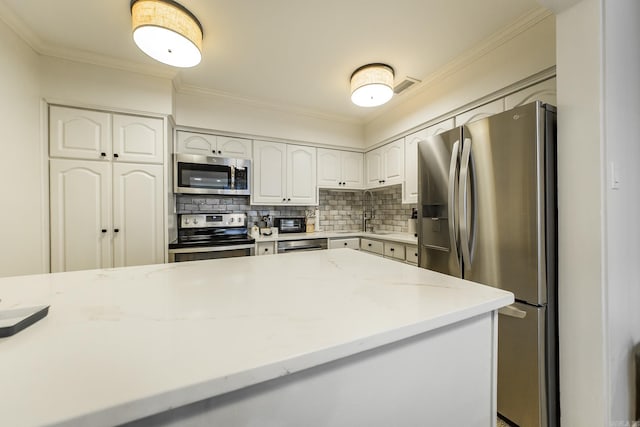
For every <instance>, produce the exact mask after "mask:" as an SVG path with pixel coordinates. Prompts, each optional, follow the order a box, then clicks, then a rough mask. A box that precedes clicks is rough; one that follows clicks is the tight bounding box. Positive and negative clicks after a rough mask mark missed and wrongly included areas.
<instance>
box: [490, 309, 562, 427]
mask: <svg viewBox="0 0 640 427" xmlns="http://www.w3.org/2000/svg"><path fill="white" fill-rule="evenodd" d="M545 311H546V308H545V307H535V306H531V305H526V304H520V303H515V304H513V305H511V306H508V307H505V308H503V309H500V311H499V313H500V317H499V320H498V413H499V414H500V415H501V416H503V417H506V418H507V419H508V420H510V421H512V422H514V423H516V424H517V425H519V426H522V427H548V426H552V425H555V423H553V422H552V423H551V424H549V420H548V419H547V413H548V411H547V406H548V400H549V395H548V392H547V390H548V387H547V384H546V377H547V375H546V371H547V367H546V365H545V362H546V359H545V353H546V348H545V340H544V339H539V337H540V338H542V337H543V336H544V334H545V327H544V322H545V314H546V313H545Z"/></svg>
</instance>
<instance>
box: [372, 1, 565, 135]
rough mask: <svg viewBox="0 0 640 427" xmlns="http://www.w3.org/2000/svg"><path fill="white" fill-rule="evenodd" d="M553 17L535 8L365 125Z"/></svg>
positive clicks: (545, 11)
mask: <svg viewBox="0 0 640 427" xmlns="http://www.w3.org/2000/svg"><path fill="white" fill-rule="evenodd" d="M551 15H553V13H552V12H551V11H550V10H547V9H545V8H543V7H538V8H535V9H533V10H531V11H530V12H528V13H526V14H524V15H523V16H521V17H520V18H519V19H518V20H516V21H515V22H513V23H512V24H511V25H509V26H507V27H505V28H503V29H502V30H500V31H498V32H496V33H494V34H493V35H491V36H489V37H488V38H487V39H485V40H484V41H483V42H481V43H479V44H477V45H476V46H474V47H473V48H471V49H469V50H468V51H466V52H465V53H463V54H461V55H459V56H457V57H456V58H455V59H453V60H452V61H450V62H448V63H447V64H445V65H444V66H442V67H440V68H439V69H438V70H436V71H435V72H433V73H431V74H429V75H428V76H426V77H425V78H423V79H422V81H421V82H420V83H417V84H416V85H415V87H413V88H411V89H410V91H408V93H407V94H406V95H407V96H399V97H397V98H394V99H392V101H391V102H389V103H387V104H386V105H385V106H384V107H383V108H381V109H380V110H377V111H375V112H374V113H372V114H371V115H368V116H366V117H365V120H364V123H365V124H367V123H370V122H372V121H373V120H375V119H377V118H378V117H380V116H382V115H384V114H385V113H387V112H388V111H389V110H391V109H392V108H396V107H397V106H398V105H400V104H401V103H403V102H406V101H408V100H409V99H411V98H413V97H415V96H417V95H419V94H421V93H423V92H425V91H427V90H429V89H430V88H431V87H433V86H434V85H436V84H438V83H440V82H442V81H443V80H445V79H446V78H448V77H449V76H451V75H452V74H455V73H456V72H458V71H460V70H461V69H463V68H465V67H467V66H468V65H470V64H471V63H473V62H475V61H477V60H478V59H480V58H482V57H483V56H485V55H486V54H488V53H489V52H491V51H493V50H495V49H497V48H498V47H500V46H502V45H503V44H505V43H507V42H508V41H510V40H512V39H513V38H515V37H517V36H518V35H520V34H522V33H523V32H525V31H527V30H528V29H530V28H532V27H534V26H535V25H537V24H538V23H540V22H541V21H543V20H544V19H546V18H548V17H549V16H551Z"/></svg>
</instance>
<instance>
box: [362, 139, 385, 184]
mask: <svg viewBox="0 0 640 427" xmlns="http://www.w3.org/2000/svg"><path fill="white" fill-rule="evenodd" d="M365 163H366V169H365V170H366V174H367V182H366V184H367V188H373V187H379V186H380V185H382V183H381V182H380V181H382V179H383V178H382V176H383V175H382V174H383V172H382V150H381V149H380V148H376V149H375V150H373V151H369V152H368V153H367V154H365Z"/></svg>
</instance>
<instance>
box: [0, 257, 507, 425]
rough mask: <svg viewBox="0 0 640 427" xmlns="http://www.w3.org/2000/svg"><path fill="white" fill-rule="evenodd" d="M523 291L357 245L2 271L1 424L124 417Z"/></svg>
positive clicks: (364, 345) (268, 375)
mask: <svg viewBox="0 0 640 427" xmlns="http://www.w3.org/2000/svg"><path fill="white" fill-rule="evenodd" d="M512 302H513V295H512V294H511V293H509V292H505V291H502V290H499V289H495V288H491V287H486V286H482V285H478V284H475V283H472V282H468V281H465V280H461V279H456V278H453V277H450V276H446V275H442V274H439V273H435V272H432V271H428V270H425V269H421V268H418V267H414V266H410V265H407V264H403V263H398V262H396V261H393V260H387V259H383V258H379V257H374V256H371V255H369V254H366V253H362V252H359V251H354V250H350V249H331V250H325V251H314V252H303V253H293V254H286V255H281V256H278V257H244V258H228V259H220V260H207V261H195V262H185V263H175V264H160V265H149V266H140V267H128V268H118V269H105V270H90V271H80V272H70V273H57V274H46V275H35V276H21V277H13V278H3V279H0V310H2V309H10V308H17V307H24V306H30V305H38V304H43V303H46V304H51V308H50V311H49V315H48V316H47V317H45V318H44V319H42V320H40V321H38V322H37V323H35V324H34V325H32V326H30V327H28V328H27V329H25V330H23V331H21V332H19V333H18V334H16V335H14V336H12V337H8V338H3V339H0V378H2V382H1V384H2V385H0V425H2V426H12V427H19V426H31V425H51V424H56V425H73V426H76V425H91V426H101V425H115V424H119V423H124V422H127V421H131V420H134V419H138V418H141V417H144V416H147V415H151V414H154V413H158V412H162V411H165V410H168V409H169V408H175V407H178V406H182V405H186V404H189V403H192V402H195V401H198V400H201V399H204V398H207V397H212V396H216V395H220V394H223V393H226V392H229V391H232V390H236V389H240V388H243V387H247V386H250V385H253V384H256V383H259V382H262V381H266V380H269V379H273V378H277V377H280V376H283V375H288V374H290V373H293V372H297V371H300V370H303V369H306V368H309V367H313V366H317V365H319V364H322V363H326V362H329V361H332V360H336V359H339V358H343V357H346V356H349V355H353V354H356V353H359V352H362V351H365V350H368V349H372V348H375V347H379V346H382V345H385V344H388V343H391V342H395V341H398V340H402V339H404V338H407V337H411V336H415V335H417V334H420V333H423V332H426V331H429V330H433V329H436V328H439V327H442V326H445V325H449V324H452V323H455V322H458V321H461V320H463V319H467V318H470V317H473V316H477V315H479V314H482V313H486V312H489V311H492V310H496V309H498V308H500V307H502V306H506V305H508V304H511V303H512Z"/></svg>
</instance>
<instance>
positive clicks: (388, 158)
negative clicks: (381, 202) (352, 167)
mask: <svg viewBox="0 0 640 427" xmlns="http://www.w3.org/2000/svg"><path fill="white" fill-rule="evenodd" d="M365 168H366V177H367V179H366V185H367V188H374V187H383V186H387V185H394V184H401V183H402V181H403V180H404V138H401V139H398V140H396V141H393V142H390V143H389V144H386V145H383V146H382V147H379V148H376V149H375V150H372V151H369V152H367V153H366V154H365Z"/></svg>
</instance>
